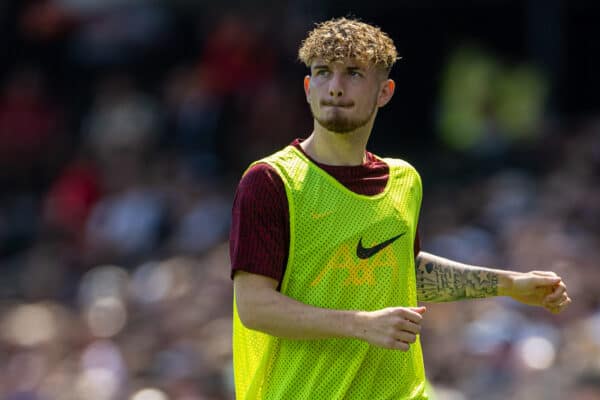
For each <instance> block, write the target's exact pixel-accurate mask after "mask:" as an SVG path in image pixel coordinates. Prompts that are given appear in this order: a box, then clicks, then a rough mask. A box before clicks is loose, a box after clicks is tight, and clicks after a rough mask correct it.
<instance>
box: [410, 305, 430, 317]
mask: <svg viewBox="0 0 600 400" xmlns="http://www.w3.org/2000/svg"><path fill="white" fill-rule="evenodd" d="M410 309H411V310H413V311H416V312H418V313H419V314H421V315H423V314H425V311H427V307H425V306H421V307H410Z"/></svg>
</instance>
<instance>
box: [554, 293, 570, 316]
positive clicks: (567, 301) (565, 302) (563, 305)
mask: <svg viewBox="0 0 600 400" xmlns="http://www.w3.org/2000/svg"><path fill="white" fill-rule="evenodd" d="M571 302H572V301H571V298H570V297H568V296H567V298H566V299H564V300H563V301H562V302H560V303H559V304H558V305H556V306H553V307H548V310H550V311H551V312H552V313H554V314H558V313H560V312H561V311H562V310H564V309H565V308H566V307H567V306H568V305H569V304H571Z"/></svg>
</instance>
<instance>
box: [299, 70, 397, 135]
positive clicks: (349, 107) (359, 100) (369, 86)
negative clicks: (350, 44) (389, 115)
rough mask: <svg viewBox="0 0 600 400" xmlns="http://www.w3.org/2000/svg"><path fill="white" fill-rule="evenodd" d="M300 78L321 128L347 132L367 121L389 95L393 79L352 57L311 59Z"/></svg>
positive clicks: (386, 100)
mask: <svg viewBox="0 0 600 400" xmlns="http://www.w3.org/2000/svg"><path fill="white" fill-rule="evenodd" d="M310 70H311V75H310V76H307V77H306V78H305V80H304V89H305V92H306V99H307V101H308V103H309V104H310V110H311V112H312V114H313V118H314V119H315V120H316V121H317V122H318V123H319V124H320V125H321V126H322V127H323V128H325V129H327V130H329V131H331V132H335V133H349V132H352V131H355V130H357V129H359V128H362V127H364V126H366V125H367V124H369V123H371V122H372V121H373V119H374V118H375V115H376V112H377V109H378V108H379V107H382V106H384V105H385V104H387V102H388V101H389V100H390V99H391V97H392V95H393V92H394V81H392V80H391V79H387V74H385V73H384V72H383V71H381V70H379V69H378V68H376V67H374V66H369V65H365V64H362V63H359V62H357V61H355V60H350V59H347V60H342V61H335V62H331V63H327V62H324V61H323V60H321V59H315V60H314V61H313V62H312V64H311V68H310Z"/></svg>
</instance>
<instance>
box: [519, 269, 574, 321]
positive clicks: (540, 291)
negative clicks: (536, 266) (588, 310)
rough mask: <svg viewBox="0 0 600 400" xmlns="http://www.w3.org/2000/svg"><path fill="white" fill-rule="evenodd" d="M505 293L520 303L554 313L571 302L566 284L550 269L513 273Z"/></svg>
mask: <svg viewBox="0 0 600 400" xmlns="http://www.w3.org/2000/svg"><path fill="white" fill-rule="evenodd" d="M507 294H508V295H509V296H510V297H512V298H513V299H515V300H517V301H520V302H521V303H524V304H529V305H532V306H540V307H544V308H546V309H547V310H548V311H550V312H552V313H554V314H558V313H559V312H561V311H562V310H563V309H564V308H565V307H567V306H568V305H569V304H571V298H570V297H569V295H568V293H567V286H566V285H565V283H564V282H563V281H562V279H561V278H560V277H559V276H558V275H556V274H555V273H554V272H550V271H531V272H526V273H519V274H516V275H514V276H513V277H512V282H511V287H510V290H509V291H508V293H507Z"/></svg>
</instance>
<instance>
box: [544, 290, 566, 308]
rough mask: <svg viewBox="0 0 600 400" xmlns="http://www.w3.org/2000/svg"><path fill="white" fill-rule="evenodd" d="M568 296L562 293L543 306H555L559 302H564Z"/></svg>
mask: <svg viewBox="0 0 600 400" xmlns="http://www.w3.org/2000/svg"><path fill="white" fill-rule="evenodd" d="M568 297H569V296H567V294H566V293H563V294H562V295H561V296H560V297H559V298H558V299H556V300H554V301H551V302H546V303H544V306H545V307H557V306H559V305H560V304H562V303H564V302H565V301H566V300H567V298H568Z"/></svg>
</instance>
